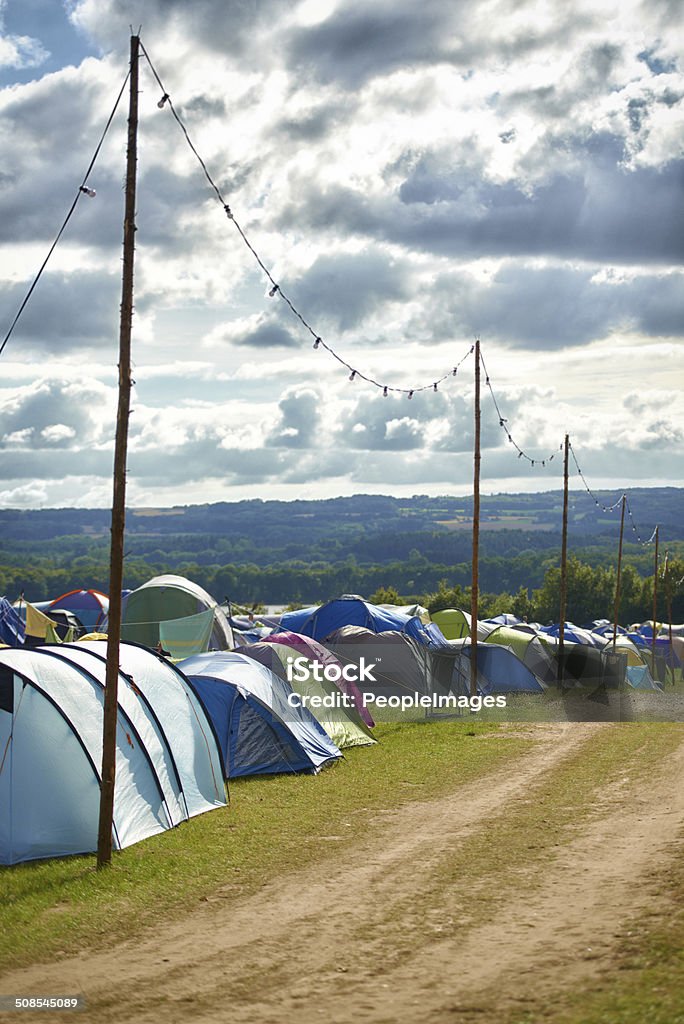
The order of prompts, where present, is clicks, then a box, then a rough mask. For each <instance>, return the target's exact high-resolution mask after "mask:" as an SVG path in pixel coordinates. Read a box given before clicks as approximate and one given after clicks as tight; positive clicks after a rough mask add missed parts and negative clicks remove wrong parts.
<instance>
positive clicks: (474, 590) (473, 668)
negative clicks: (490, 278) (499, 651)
mask: <svg viewBox="0 0 684 1024" xmlns="http://www.w3.org/2000/svg"><path fill="white" fill-rule="evenodd" d="M474 407H475V445H474V458H473V565H472V582H471V586H470V696H471V697H475V696H476V694H477V612H478V599H479V560H480V461H481V454H480V339H479V338H478V339H477V340H476V342H475V401H474Z"/></svg>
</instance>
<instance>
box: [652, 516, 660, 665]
mask: <svg viewBox="0 0 684 1024" xmlns="http://www.w3.org/2000/svg"><path fill="white" fill-rule="evenodd" d="M658 530H659V527H658V526H656V528H655V561H654V565H653V636H652V637H651V675H652V676H653V678H654V679H655V677H656V632H657V630H656V616H657V614H658Z"/></svg>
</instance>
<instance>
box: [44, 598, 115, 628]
mask: <svg viewBox="0 0 684 1024" xmlns="http://www.w3.org/2000/svg"><path fill="white" fill-rule="evenodd" d="M55 608H62V609H65V610H66V611H70V612H73V613H74V615H76V616H77V617H78V619H79V621H80V622H81V623H82V624H83V625H84V626H85V628H86V631H87V632H93V631H96V630H98V629H100V627H101V626H102V625H103V624H104V622H105V621H106V619H107V615H108V613H109V598H108V597H107V595H106V594H103V593H102V592H101V591H99V590H69V591H68V592H67V593H66V594H62V595H61V596H60V597H56V598H55V599H54V600H53V601H50V602H49V603H48V605H47V607H46V608H44V609H43V610H44V611H45V612H46V613H47V614H48V615H50V616H52V610H53V609H55Z"/></svg>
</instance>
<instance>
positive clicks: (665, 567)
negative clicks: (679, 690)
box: [663, 551, 675, 686]
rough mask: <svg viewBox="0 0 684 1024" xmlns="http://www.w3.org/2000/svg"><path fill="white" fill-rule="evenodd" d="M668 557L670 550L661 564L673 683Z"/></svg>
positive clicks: (673, 680)
mask: <svg viewBox="0 0 684 1024" xmlns="http://www.w3.org/2000/svg"><path fill="white" fill-rule="evenodd" d="M669 558H670V552H669V551H666V552H665V563H664V565H663V582H664V583H665V611H666V614H667V621H668V627H667V638H668V655H667V666H668V668H669V669H670V675H671V676H672V685H673V686H674V684H675V670H674V653H673V651H672V589H671V587H670V580H669V578H668V575H667V571H668V561H669Z"/></svg>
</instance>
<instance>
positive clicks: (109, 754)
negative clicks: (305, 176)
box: [97, 36, 140, 868]
mask: <svg viewBox="0 0 684 1024" xmlns="http://www.w3.org/2000/svg"><path fill="white" fill-rule="evenodd" d="M139 45H140V39H139V38H138V36H131V73H130V101H129V111H128V151H127V157H126V203H125V213H124V231H123V278H122V285H121V319H120V328H119V404H118V409H117V415H116V441H115V445H114V493H113V499H112V538H111V548H110V561H109V631H108V636H107V668H106V674H105V698H104V722H103V730H102V783H101V787H100V820H99V827H98V836H97V866H98V868H103V867H108V866H109V865H110V864H111V862H112V825H113V820H114V782H115V776H116V727H117V718H118V714H117V712H118V705H117V696H118V694H117V690H118V681H119V643H120V640H121V591H122V589H123V554H124V530H125V525H126V453H127V450H128V418H129V414H130V404H131V326H132V322H133V266H134V257H135V188H136V169H137V155H138V154H137V150H138V53H139Z"/></svg>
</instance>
